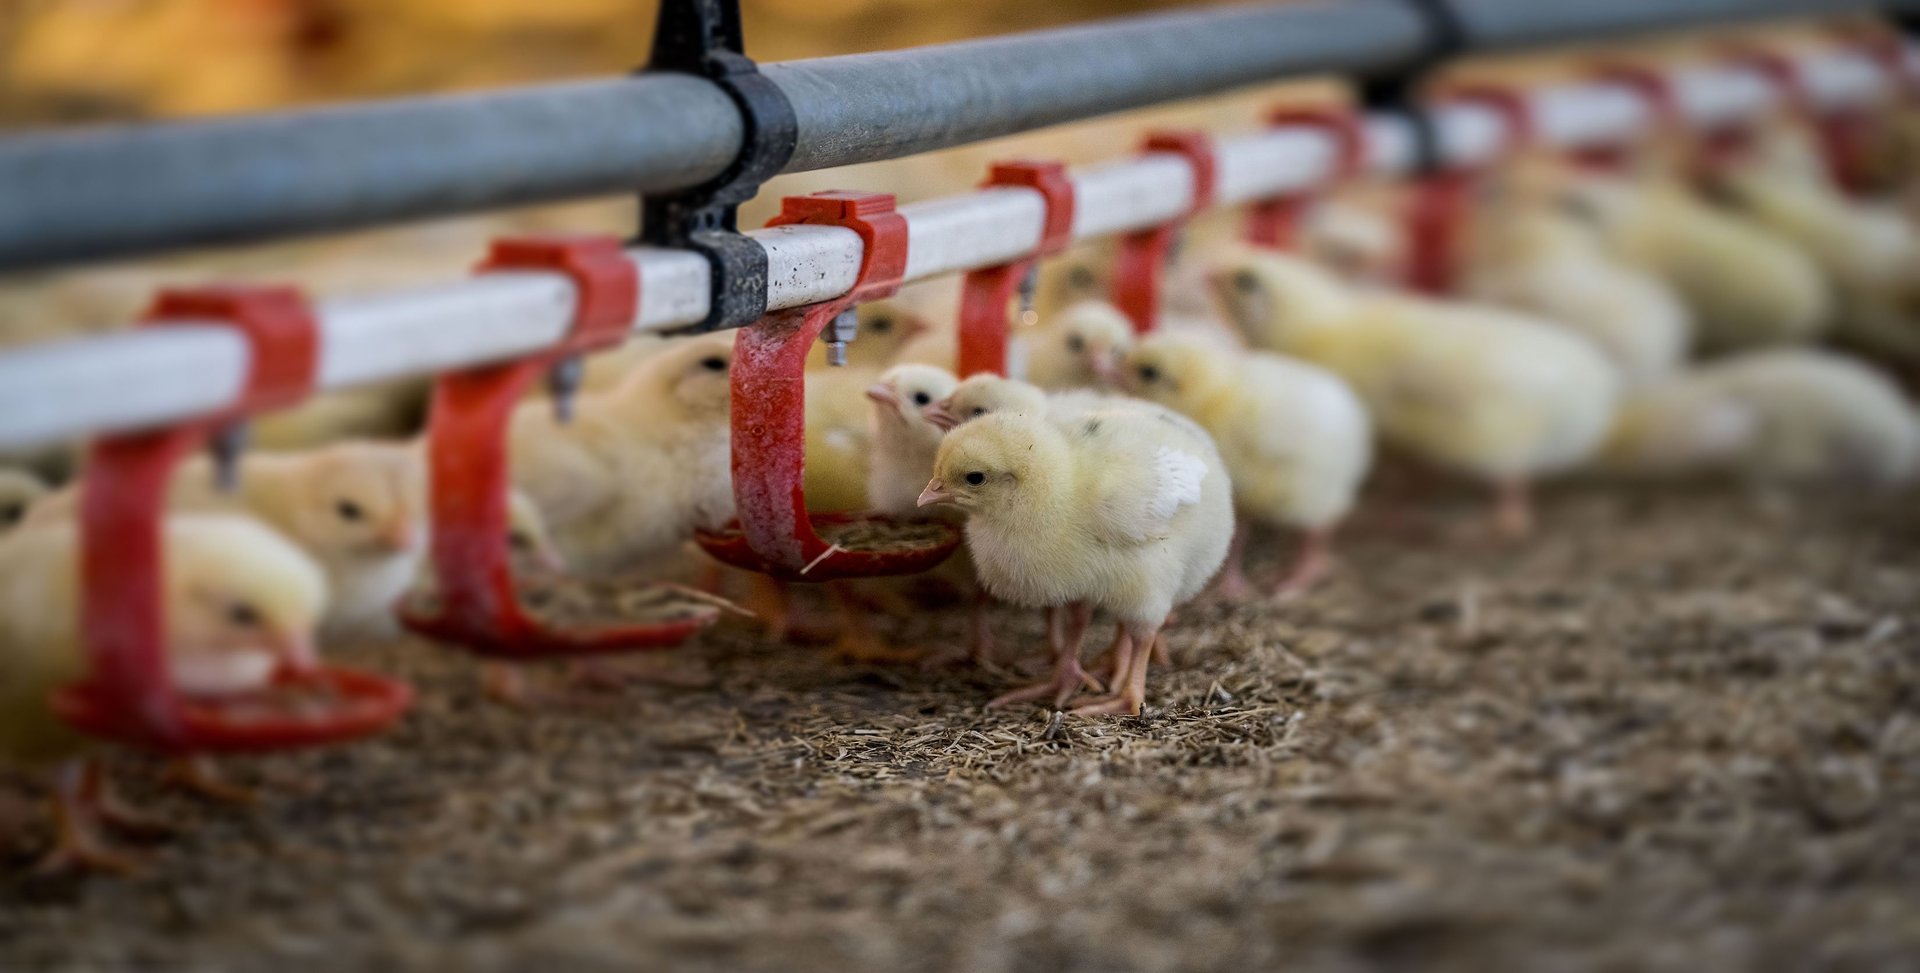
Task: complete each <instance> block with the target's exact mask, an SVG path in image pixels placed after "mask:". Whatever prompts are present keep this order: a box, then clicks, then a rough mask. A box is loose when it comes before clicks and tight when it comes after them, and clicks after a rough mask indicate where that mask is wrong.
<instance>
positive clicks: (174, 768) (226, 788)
mask: <svg viewBox="0 0 1920 973" xmlns="http://www.w3.org/2000/svg"><path fill="white" fill-rule="evenodd" d="M160 779H161V780H162V781H163V782H165V783H167V784H168V785H170V786H173V787H178V788H180V789H181V790H183V791H186V792H187V793H189V794H193V795H195V796H197V797H204V798H206V799H207V800H210V801H213V802H215V803H218V804H232V805H235V806H241V807H244V806H247V805H250V804H258V803H260V794H259V792H257V791H255V790H254V789H253V788H250V787H245V786H243V785H240V784H236V783H234V782H232V781H230V780H228V779H226V778H225V777H224V776H221V774H220V769H219V768H218V767H215V766H214V764H213V758H211V757H208V756H206V755H205V754H194V755H193V756H190V757H181V758H178V759H176V760H171V761H168V762H167V767H166V769H165V770H163V771H161V772H160Z"/></svg>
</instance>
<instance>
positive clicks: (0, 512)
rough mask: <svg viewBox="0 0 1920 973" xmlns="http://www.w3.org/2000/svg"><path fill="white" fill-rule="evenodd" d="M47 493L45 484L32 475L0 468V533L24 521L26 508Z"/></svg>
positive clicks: (24, 471)
mask: <svg viewBox="0 0 1920 973" xmlns="http://www.w3.org/2000/svg"><path fill="white" fill-rule="evenodd" d="M48 492H49V491H48V487H47V485H46V483H44V482H42V481H41V479H40V478H39V477H37V476H34V475H33V474H32V473H29V472H27V471H26V470H14V469H7V468H4V467H0V533H4V532H6V531H9V530H12V529H13V527H14V525H15V524H18V523H20V521H22V520H25V519H26V516H27V510H28V508H30V507H32V506H33V505H34V504H35V503H37V502H39V501H40V500H41V499H42V498H43V497H45V496H46V495H47V493H48Z"/></svg>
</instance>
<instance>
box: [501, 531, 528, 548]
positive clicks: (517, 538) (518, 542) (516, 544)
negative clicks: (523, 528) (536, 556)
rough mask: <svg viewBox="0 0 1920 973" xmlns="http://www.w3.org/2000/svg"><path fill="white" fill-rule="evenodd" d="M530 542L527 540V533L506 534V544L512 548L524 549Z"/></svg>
mask: <svg viewBox="0 0 1920 973" xmlns="http://www.w3.org/2000/svg"><path fill="white" fill-rule="evenodd" d="M530 543H531V542H529V541H528V540H527V535H525V534H508V535H507V546H508V547H511V548H513V549H514V550H516V551H524V550H526V549H527V547H528V546H529V544H530Z"/></svg>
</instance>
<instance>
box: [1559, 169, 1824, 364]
mask: <svg viewBox="0 0 1920 973" xmlns="http://www.w3.org/2000/svg"><path fill="white" fill-rule="evenodd" d="M1562 198H1563V200H1564V205H1565V206H1566V207H1567V211H1568V212H1571V213H1575V214H1578V215H1579V216H1580V217H1581V218H1582V219H1586V220H1589V221H1590V222H1591V223H1592V225H1593V226H1595V227H1596V228H1597V229H1598V230H1599V232H1600V236H1601V239H1602V240H1603V241H1605V244H1606V246H1607V249H1608V251H1609V252H1611V253H1612V254H1613V255H1614V256H1615V257H1617V258H1618V259H1619V260H1621V261H1622V262H1624V263H1626V264H1627V265H1628V266H1631V267H1637V268H1639V269H1641V270H1644V271H1647V272H1649V273H1652V274H1654V275H1656V276H1658V277H1660V278H1662V279H1664V280H1665V281H1666V282H1667V283H1668V284H1669V285H1670V286H1672V287H1673V289H1674V290H1675V291H1677V292H1678V293H1679V294H1680V296H1681V298H1682V299H1684V300H1685V301H1686V303H1687V305H1688V307H1689V308H1691V309H1692V311H1693V318H1694V325H1695V334H1696V338H1697V339H1698V342H1699V344H1700V345H1701V347H1703V348H1705V349H1708V350H1730V349H1739V348H1752V347H1757V346H1761V345H1772V344H1782V343H1794V342H1804V341H1811V340H1813V339H1815V338H1817V337H1819V335H1820V334H1821V333H1822V332H1823V331H1825V330H1826V329H1827V327H1828V325H1829V324H1830V323H1831V320H1832V317H1833V299H1832V295H1831V294H1830V293H1829V292H1828V289H1827V284H1826V281H1825V280H1823V279H1822V278H1821V275H1820V270H1819V268H1818V267H1817V266H1816V265H1815V264H1814V263H1813V261H1812V260H1811V259H1809V258H1808V257H1807V255H1806V254H1804V253H1801V252H1800V251H1799V250H1798V249H1797V248H1795V247H1794V246H1793V244H1791V243H1789V242H1788V241H1786V240H1784V239H1781V238H1780V237H1779V236H1778V235H1777V234H1776V233H1774V232H1773V231H1770V230H1768V229H1766V228H1765V227H1762V226H1759V225H1757V224H1755V223H1754V222H1753V221H1751V220H1748V219H1744V218H1742V217H1740V216H1737V215H1734V214H1730V213H1727V212H1725V211H1723V210H1719V209H1716V208H1714V207H1712V206H1709V205H1708V204H1706V203H1705V202H1703V201H1701V200H1700V199H1699V198H1697V197H1696V196H1695V195H1694V194H1693V193H1692V192H1690V191H1689V190H1688V189H1687V188H1685V187H1684V186H1681V185H1680V184H1678V183H1677V182H1673V181H1670V180H1654V181H1643V182H1633V183H1629V182H1624V181H1621V180H1617V179H1608V178H1604V177H1599V176H1591V175H1589V176H1583V177H1580V178H1578V179H1576V180H1574V181H1571V182H1570V183H1569V184H1568V185H1567V187H1566V188H1565V189H1564V191H1563V197H1562Z"/></svg>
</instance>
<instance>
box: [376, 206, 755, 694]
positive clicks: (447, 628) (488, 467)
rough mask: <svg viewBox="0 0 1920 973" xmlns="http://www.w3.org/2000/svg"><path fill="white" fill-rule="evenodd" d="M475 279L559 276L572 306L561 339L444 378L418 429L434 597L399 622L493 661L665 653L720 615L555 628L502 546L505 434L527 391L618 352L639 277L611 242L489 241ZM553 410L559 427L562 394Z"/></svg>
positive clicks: (403, 613) (414, 604) (706, 609)
mask: <svg viewBox="0 0 1920 973" xmlns="http://www.w3.org/2000/svg"><path fill="white" fill-rule="evenodd" d="M478 269H479V271H480V272H482V273H495V272H516V271H520V272H546V273H554V272H558V273H564V274H566V275H567V276H568V277H570V278H571V279H572V280H573V283H574V286H575V289H576V293H577V298H576V301H575V304H574V314H573V324H572V328H571V330H569V331H568V333H567V335H566V336H565V337H564V338H562V339H561V341H560V342H559V343H558V344H557V345H555V346H553V347H552V348H549V349H547V350H545V351H542V352H540V353H538V354H535V355H532V356H529V357H527V358H521V359H518V360H515V361H510V362H503V363H499V364H493V365H482V366H480V367H478V368H470V369H467V370H466V371H460V372H449V373H447V374H445V375H442V376H441V377H440V379H439V381H438V382H436V383H435V385H434V390H433V410H432V418H431V419H430V420H429V421H428V427H427V463H428V477H429V484H430V490H431V495H430V505H431V508H432V516H433V531H432V549H431V554H432V564H433V571H434V578H435V581H434V588H433V590H432V592H430V593H416V594H414V595H412V596H409V597H408V598H407V599H406V601H405V602H403V604H402V607H401V610H400V617H401V621H402V622H404V623H405V624H406V626H407V627H408V628H410V629H412V630H414V631H416V632H419V633H420V634H422V635H426V636H429V637H431V638H434V639H437V640H440V641H444V642H448V643H452V644H455V645H459V646H462V647H464V648H466V649H467V650H468V651H471V652H473V653H475V654H477V655H482V656H486V657H490V658H496V659H510V660H511V659H519V660H533V659H543V658H550V657H555V656H579V655H594V654H601V653H609V652H623V651H632V650H638V649H652V648H666V647H669V646H674V645H678V644H680V643H681V642H683V641H685V640H686V639H687V637H688V636H690V635H692V634H693V633H694V632H696V631H698V630H700V629H701V628H704V627H705V626H707V625H710V624H712V623H713V622H714V621H716V620H717V619H718V617H719V610H718V608H716V607H713V606H710V605H709V606H690V607H689V608H688V610H687V611H685V612H681V613H677V614H676V616H675V617H674V618H673V619H671V620H666V621H658V620H647V621H636V620H634V619H631V618H625V619H622V618H610V619H606V620H603V621H598V622H595V623H590V624H587V623H583V624H578V625H575V626H572V627H562V626H560V625H558V624H556V623H554V622H551V621H547V620H543V619H540V618H537V617H535V616H534V615H531V614H529V613H528V612H527V611H526V610H525V609H523V608H522V607H521V602H520V594H521V586H522V582H521V581H520V580H519V579H517V578H516V577H515V575H514V568H513V562H512V555H511V548H510V545H509V540H508V503H507V500H508V491H509V490H510V489H511V485H512V484H511V476H510V466H509V463H510V457H509V454H508V443H507V438H508V429H509V424H510V423H511V422H512V419H513V413H514V411H515V410H516V409H517V408H518V407H519V406H520V404H521V402H522V401H523V400H524V397H525V395H526V393H527V390H528V389H529V388H531V387H532V385H533V383H534V382H535V381H537V380H539V378H540V377H541V376H542V375H545V374H547V373H548V372H549V371H552V370H555V369H559V371H558V372H556V374H557V375H562V376H564V375H568V374H570V373H571V371H570V365H569V363H572V362H575V361H577V359H578V357H579V356H580V355H582V354H585V353H587V352H591V351H597V350H600V349H603V348H607V347H610V346H613V345H617V344H619V343H620V342H621V341H623V340H624V339H625V338H626V335H627V332H628V330H629V329H630V328H631V327H632V325H633V319H634V316H635V311H636V309H637V308H638V307H639V302H640V281H639V272H638V271H637V270H636V269H635V267H634V264H633V261H631V260H629V259H627V256H626V253H625V251H624V248H623V247H622V245H621V242H620V240H619V239H617V238H615V237H612V236H599V235H594V236H559V235H556V236H531V237H513V238H508V239H503V240H496V241H495V242H494V244H493V248H492V251H491V253H490V254H489V256H488V257H487V259H486V261H485V262H484V263H482V264H481V265H480V266H479V268H478ZM558 384H559V385H560V386H561V387H557V388H556V389H555V404H556V407H557V408H558V409H559V410H560V415H561V418H562V420H563V421H564V420H565V419H566V418H567V417H568V413H569V401H568V399H569V396H570V395H571V394H572V389H570V388H567V387H565V386H566V384H568V383H566V382H565V381H564V380H563V381H562V382H561V383H558Z"/></svg>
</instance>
